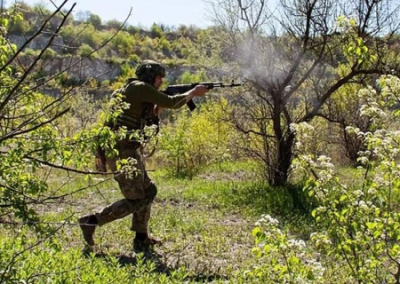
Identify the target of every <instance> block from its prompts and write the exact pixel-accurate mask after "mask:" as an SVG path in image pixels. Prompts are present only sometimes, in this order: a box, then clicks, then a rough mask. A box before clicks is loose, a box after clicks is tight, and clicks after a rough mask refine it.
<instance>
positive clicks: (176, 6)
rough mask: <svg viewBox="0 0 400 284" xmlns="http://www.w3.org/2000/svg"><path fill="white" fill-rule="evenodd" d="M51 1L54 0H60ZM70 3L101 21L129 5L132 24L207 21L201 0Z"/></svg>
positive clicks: (118, 16) (120, 16)
mask: <svg viewBox="0 0 400 284" xmlns="http://www.w3.org/2000/svg"><path fill="white" fill-rule="evenodd" d="M0 1H1V0H0ZM4 1H5V3H6V5H7V6H9V5H11V4H13V3H15V2H21V0H4ZM52 1H53V2H54V3H56V4H61V3H63V2H64V0H63V1H61V0H52ZM23 2H25V3H27V4H29V5H31V6H32V5H34V4H36V3H43V4H45V5H46V6H47V7H48V8H49V9H50V10H52V8H53V7H54V6H53V5H52V4H51V0H24V1H23ZM73 3H76V6H75V8H74V11H75V15H76V13H77V12H78V11H90V12H91V13H93V14H96V15H99V16H100V17H101V19H102V20H103V21H104V22H106V21H108V20H118V21H121V22H122V21H124V20H125V19H126V17H127V16H128V15H129V10H130V9H131V8H132V14H131V16H130V18H129V20H128V23H129V24H131V25H134V26H138V25H139V24H140V25H142V26H143V27H150V26H151V25H152V24H153V23H157V24H165V25H168V26H175V27H178V26H179V25H181V24H184V25H186V26H188V25H195V26H197V27H206V26H209V25H211V22H210V20H209V19H208V18H207V10H208V8H207V4H206V3H205V2H204V0H129V1H127V0H69V1H68V2H67V6H66V7H71V6H72V4H73Z"/></svg>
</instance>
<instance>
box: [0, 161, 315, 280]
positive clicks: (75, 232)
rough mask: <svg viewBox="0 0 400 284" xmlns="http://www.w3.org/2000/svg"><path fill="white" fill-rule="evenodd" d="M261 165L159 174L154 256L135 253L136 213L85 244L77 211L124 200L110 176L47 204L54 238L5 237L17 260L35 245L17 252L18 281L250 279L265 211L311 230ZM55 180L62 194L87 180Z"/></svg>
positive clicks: (153, 226)
mask: <svg viewBox="0 0 400 284" xmlns="http://www.w3.org/2000/svg"><path fill="white" fill-rule="evenodd" d="M255 168H256V167H255V165H254V164H252V163H246V162H242V163H235V164H232V163H227V164H221V165H218V166H213V167H209V168H207V169H204V170H203V171H202V173H201V174H200V175H198V176H197V177H195V178H194V179H192V180H189V179H174V178H171V177H169V176H168V175H167V174H166V172H164V171H154V172H151V173H150V175H151V176H152V178H153V179H154V180H155V182H156V184H157V185H158V189H159V192H158V196H157V198H156V200H155V202H154V205H153V207H152V218H151V222H150V232H151V235H154V236H156V237H158V238H161V239H162V241H163V245H162V246H160V247H156V248H155V251H154V252H153V253H151V254H150V253H149V254H146V255H142V254H139V255H136V254H135V253H134V252H133V250H132V240H133V233H132V232H131V231H130V230H129V228H130V222H131V220H130V217H126V218H124V219H121V220H117V221H115V222H113V223H111V224H107V225H105V226H103V227H100V228H97V230H96V233H95V241H96V243H97V245H96V247H95V249H94V250H93V251H92V252H88V251H86V250H85V249H84V244H83V239H82V236H81V232H80V229H79V227H78V226H77V225H76V219H77V217H79V216H82V215H84V214H87V213H91V212H94V211H95V210H99V209H101V208H102V207H104V206H106V205H107V204H109V203H111V202H114V201H116V200H118V199H120V198H121V194H120V192H119V189H118V186H117V184H116V182H114V181H113V180H112V179H102V178H95V179H94V180H93V181H91V183H92V184H96V185H95V186H92V187H90V188H87V189H85V190H82V191H78V192H77V193H74V194H73V195H71V196H66V197H64V198H62V199H60V200H57V201H56V202H54V203H53V204H49V205H46V206H43V207H42V208H40V212H41V214H42V216H44V221H45V222H46V223H47V224H48V225H49V226H50V227H52V228H53V229H54V230H55V232H54V235H53V236H54V237H49V238H48V239H47V238H46V237H42V238H41V241H40V242H39V243H37V239H36V238H33V237H32V236H31V235H30V234H29V233H26V236H27V237H26V238H21V240H20V241H17V242H16V241H15V240H16V239H15V237H14V236H16V235H18V236H21V235H24V232H23V231H22V232H16V231H15V230H13V231H10V230H6V229H3V236H9V237H4V238H3V239H2V241H1V247H2V248H3V249H2V251H3V253H4V251H6V254H7V256H8V257H9V258H11V256H12V254H13V253H18V252H20V251H21V250H23V249H26V248H30V246H31V245H33V248H31V249H29V252H28V251H26V252H24V253H21V254H19V255H18V256H17V257H16V258H15V261H16V263H17V265H16V269H15V271H14V273H15V275H14V276H13V277H14V279H17V278H18V279H25V281H26V282H28V283H31V282H35V283H36V282H37V283H204V282H212V283H238V282H243V283H247V282H248V280H245V278H243V273H244V272H245V271H246V270H249V269H251V268H252V267H253V266H255V265H257V263H256V258H255V257H254V255H253V253H252V248H253V247H254V237H253V236H252V235H251V232H252V229H253V228H254V223H255V222H256V221H257V220H258V219H259V218H260V216H261V214H264V213H269V214H271V215H273V216H276V217H278V218H280V219H282V221H284V224H285V222H286V223H287V224H290V226H291V227H292V229H293V231H296V226H298V228H297V229H298V232H300V233H303V234H307V230H305V229H304V228H305V227H307V226H304V224H305V223H307V222H308V221H304V220H306V218H302V217H301V216H299V215H296V214H292V212H291V208H292V207H293V206H292V204H291V199H290V197H289V196H287V195H286V194H285V193H284V191H281V190H279V189H274V190H272V189H270V188H269V187H268V186H267V185H266V184H265V183H263V182H262V181H260V179H259V178H258V175H257V174H256V171H255ZM49 181H50V183H51V184H52V185H53V186H52V187H53V190H54V191H53V194H54V195H62V194H63V193H67V192H72V191H75V190H77V189H79V188H85V187H86V186H87V181H85V180H84V179H83V178H82V177H72V178H71V177H67V176H59V175H57V176H56V177H51V176H50V180H49ZM293 218H295V219H296V222H294V221H293ZM303 219H304V220H303ZM303 221H304V222H303ZM17 239H19V238H17ZM9 276H10V275H9ZM13 277H11V278H13Z"/></svg>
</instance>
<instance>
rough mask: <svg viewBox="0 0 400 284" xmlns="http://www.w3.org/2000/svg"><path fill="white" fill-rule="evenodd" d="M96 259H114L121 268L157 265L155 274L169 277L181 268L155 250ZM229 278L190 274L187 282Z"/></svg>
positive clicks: (97, 255)
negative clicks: (166, 260)
mask: <svg viewBox="0 0 400 284" xmlns="http://www.w3.org/2000/svg"><path fill="white" fill-rule="evenodd" d="M83 254H84V256H85V257H93V255H92V252H91V251H89V250H84V251H83ZM94 257H95V258H101V259H104V261H112V259H116V260H117V262H118V263H119V265H120V266H121V267H125V266H133V267H134V266H137V265H138V263H139V262H140V263H147V262H148V261H150V262H152V263H154V264H155V269H154V273H159V274H165V275H167V276H169V277H171V276H172V275H174V274H175V273H174V272H176V271H178V270H179V267H172V266H169V265H168V264H166V263H165V261H163V256H162V255H161V254H159V253H157V252H155V251H154V250H151V251H147V252H142V253H138V254H135V253H132V254H109V253H103V252H97V253H94ZM228 279H229V278H228V277H227V276H225V275H219V274H205V273H196V272H195V273H188V274H187V276H185V279H183V280H185V281H189V282H192V281H194V282H201V283H207V282H213V281H216V280H228Z"/></svg>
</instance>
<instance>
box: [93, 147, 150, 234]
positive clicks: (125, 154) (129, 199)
mask: <svg viewBox="0 0 400 284" xmlns="http://www.w3.org/2000/svg"><path fill="white" fill-rule="evenodd" d="M117 149H118V151H119V155H118V157H116V158H107V166H108V168H109V169H110V170H111V171H113V172H116V171H117V165H116V164H117V161H118V160H119V159H127V158H134V159H136V161H137V164H136V168H137V169H136V170H135V171H133V172H131V173H130V175H127V174H125V173H117V174H115V175H114V179H115V180H116V181H117V182H118V185H119V188H120V190H121V193H122V195H123V196H124V197H125V198H124V199H121V200H118V201H116V202H114V203H112V204H110V205H109V206H107V207H105V208H104V209H103V210H101V211H100V212H98V213H95V215H96V218H97V220H98V224H99V226H102V225H104V224H107V223H110V222H112V221H114V220H117V219H120V218H123V217H125V216H128V215H130V214H132V227H131V229H132V230H133V231H135V232H140V233H147V227H148V222H149V219H150V209H151V204H152V202H153V200H154V198H155V197H156V195H157V187H156V186H155V184H154V182H153V181H152V180H151V179H150V177H149V176H148V174H147V172H146V170H145V166H144V161H143V157H142V154H141V151H140V148H139V147H137V146H135V145H134V144H133V143H132V142H128V141H120V142H119V143H118V145H117Z"/></svg>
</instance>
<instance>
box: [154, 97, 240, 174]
mask: <svg viewBox="0 0 400 284" xmlns="http://www.w3.org/2000/svg"><path fill="white" fill-rule="evenodd" d="M227 108H229V106H228V102H227V101H226V100H223V99H222V100H221V101H219V102H208V103H204V104H202V105H201V107H200V110H199V111H198V112H197V111H196V112H193V113H191V114H190V115H189V114H188V113H187V111H186V109H184V110H183V111H181V112H179V113H178V115H177V117H176V120H175V121H174V123H172V124H170V125H167V126H166V127H165V129H164V130H162V132H161V137H160V139H159V150H160V153H159V156H160V157H159V158H160V159H162V162H163V163H164V164H165V165H167V166H168V169H169V171H170V173H171V174H173V175H177V176H189V177H192V176H193V175H195V174H196V172H198V170H199V169H200V168H201V167H202V166H204V165H207V164H210V163H216V162H222V161H226V160H229V159H230V157H231V153H232V151H235V150H234V149H233V148H232V147H231V146H232V144H233V143H234V141H235V140H236V138H235V133H234V132H233V131H232V127H231V126H230V125H229V123H227V122H226V121H224V116H225V111H226V109H227Z"/></svg>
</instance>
